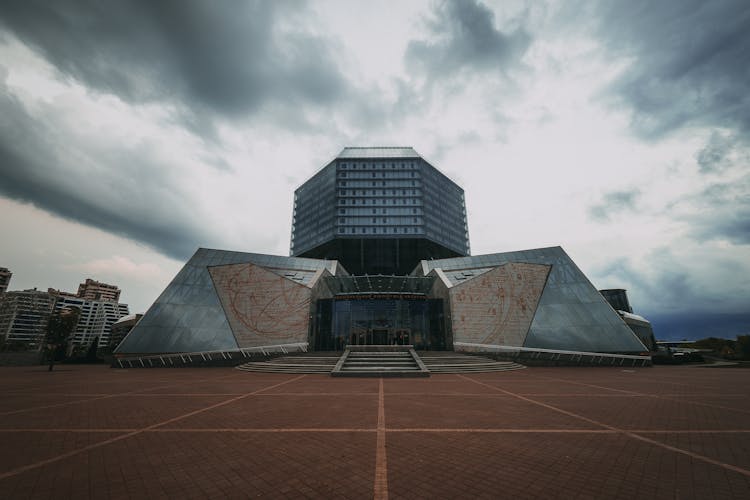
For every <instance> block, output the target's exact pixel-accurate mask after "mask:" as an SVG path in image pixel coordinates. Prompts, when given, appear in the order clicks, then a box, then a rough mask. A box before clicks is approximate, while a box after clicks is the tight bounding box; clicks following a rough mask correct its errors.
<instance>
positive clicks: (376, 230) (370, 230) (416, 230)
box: [338, 226, 424, 234]
mask: <svg viewBox="0 0 750 500" xmlns="http://www.w3.org/2000/svg"><path fill="white" fill-rule="evenodd" d="M338 232H339V234H423V233H424V230H423V229H422V228H421V227H418V226H412V227H340V228H339V231H338Z"/></svg>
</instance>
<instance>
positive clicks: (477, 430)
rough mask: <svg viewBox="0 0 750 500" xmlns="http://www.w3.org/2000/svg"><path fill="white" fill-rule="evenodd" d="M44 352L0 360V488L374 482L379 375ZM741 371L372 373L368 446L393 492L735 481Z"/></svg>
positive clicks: (738, 490)
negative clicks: (16, 362)
mask: <svg viewBox="0 0 750 500" xmlns="http://www.w3.org/2000/svg"><path fill="white" fill-rule="evenodd" d="M59 369H60V371H57V368H56V371H55V372H53V373H52V374H50V373H48V372H45V371H43V370H44V367H31V368H29V367H26V368H0V408H4V409H6V411H11V412H13V411H15V410H20V409H24V408H25V409H26V411H23V412H19V413H14V414H11V415H4V416H3V415H0V439H2V444H3V446H2V447H0V497H2V498H76V499H77V498H154V497H159V498H161V497H164V498H206V497H210V498H224V497H226V498H247V497H253V496H265V497H272V498H305V497H308V498H370V497H372V496H373V492H374V481H375V468H376V466H377V465H376V460H375V457H376V453H377V448H376V443H377V436H378V433H377V432H375V429H376V426H377V422H378V401H379V397H378V390H379V387H380V384H381V381H380V380H379V379H335V378H330V377H327V376H325V375H306V376H304V377H302V378H299V379H296V378H295V376H294V375H286V374H272V373H246V372H240V371H238V370H234V369H231V368H214V369H202V368H201V369H194V368H190V369H153V370H138V369H132V370H112V369H109V368H107V367H104V366H74V365H71V366H64V367H63V366H61V367H59ZM472 380H474V382H472ZM477 382H478V383H477ZM748 382H750V371H748V370H718V369H716V370H710V369H696V368H689V367H656V368H653V369H619V368H575V367H573V368H571V367H564V368H563V367H560V368H555V367H542V368H537V367H533V368H528V369H526V370H519V371H515V372H498V373H486V374H471V375H467V377H466V378H464V377H460V376H457V375H453V374H439V375H433V376H432V377H430V378H428V379H384V380H383V382H382V384H383V388H384V407H383V410H384V417H385V425H386V426H387V431H386V432H385V448H383V449H381V450H384V451H385V455H384V456H385V458H386V461H385V462H380V463H381V464H386V463H387V470H386V472H387V478H388V484H387V487H388V492H389V495H390V496H391V497H392V498H522V499H523V498H565V499H567V498H593V499H598V498H720V499H723V498H745V497H746V496H747V491H748V489H749V488H748V486H750V485H748V477H750V433H739V432H731V433H727V432H724V433H720V432H715V431H717V430H732V429H734V430H737V429H748V428H749V426H750V418H748V417H749V416H750V415H748V409H749V407H750V398H748V397H747V395H748V388H750V384H749V383H748ZM593 386H597V387H593ZM493 387H496V388H501V389H503V390H505V391H509V392H511V393H513V394H517V395H520V396H521V398H526V399H529V400H532V401H537V402H538V403H539V404H536V403H534V402H532V401H528V400H523V399H519V398H518V397H515V396H513V395H508V394H503V393H501V392H500V391H497V390H495V389H493ZM623 391H628V392H623ZM251 393H256V394H252V395H251ZM635 393H638V394H641V395H638V394H635ZM98 395H110V396H109V397H106V398H100V396H98ZM240 395H242V397H241V398H240V399H237V400H234V399H235V398H239V397H240ZM77 399H81V401H78V400H77ZM68 401H70V404H64V403H66V402H68ZM223 402H227V404H223V405H220V406H216V407H214V406H215V405H216V404H217V403H223ZM696 403H700V404H696ZM45 404H46V405H47V406H49V405H52V404H60V406H56V407H52V408H38V409H32V408H35V407H36V406H44V405H45ZM544 405H553V406H555V407H559V408H561V409H564V410H565V411H568V412H571V413H574V414H578V415H582V416H584V417H586V418H589V419H593V420H596V421H600V422H602V423H604V424H606V425H609V426H614V427H615V428H616V429H625V430H635V431H640V432H641V433H640V434H639V435H640V436H642V438H643V439H646V440H648V441H643V440H641V439H638V438H637V437H635V436H633V435H631V434H627V433H625V432H619V431H617V430H602V428H601V427H599V426H597V425H596V424H592V423H589V422H586V421H584V420H581V419H579V418H575V417H572V416H569V415H565V414H562V413H560V412H558V411H555V410H554V409H551V408H549V407H545V406H544ZM201 410H204V411H201ZM193 412H198V413H196V414H194V415H191V414H192V413H193ZM175 418H177V419H178V420H176V421H174V422H172V423H169V421H170V420H171V419H175ZM164 423H167V425H163V426H161V427H158V428H157V429H155V430H153V431H145V430H143V428H144V427H147V426H149V425H157V424H164ZM21 428H26V429H29V428H39V429H41V430H40V431H38V432H30V431H25V432H20V431H18V430H17V429H21ZM2 429H6V430H5V431H3V430H2ZM8 429H10V431H8ZM52 429H56V430H55V431H52ZM66 429H67V430H66ZM72 429H78V430H77V431H75V432H74V431H73V430H72ZM97 429H99V430H100V432H96V430H97ZM112 429H121V430H122V432H119V433H118V432H117V431H113V430H112ZM126 429H135V430H134V431H132V432H127V433H126V432H125V430H126ZM242 429H244V430H242ZM248 429H255V430H248ZM300 429H307V431H304V432H301V431H300ZM346 429H359V432H354V431H347V430H346ZM436 429H438V430H440V431H439V432H436ZM451 429H457V430H460V432H457V431H453V430H451ZM648 429H651V430H652V431H660V432H647V431H648ZM661 431H669V432H661ZM707 431H714V432H707ZM675 450H681V451H675ZM702 457H705V458H702ZM711 461H714V462H713V463H711ZM14 471H15V472H14ZM18 471H20V472H18Z"/></svg>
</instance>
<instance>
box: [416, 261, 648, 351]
mask: <svg viewBox="0 0 750 500" xmlns="http://www.w3.org/2000/svg"><path fill="white" fill-rule="evenodd" d="M508 262H525V263H529V264H546V265H551V266H552V268H551V270H550V273H549V276H548V278H547V283H546V284H545V287H544V290H543V292H542V296H541V298H540V300H539V305H538V306H537V310H536V313H535V315H534V319H533V321H532V323H531V327H530V329H529V332H528V334H527V335H526V339H525V342H524V344H523V347H528V348H541V349H557V350H569V351H585V352H621V353H640V352H644V351H646V350H647V349H646V347H645V346H644V345H643V344H642V343H641V341H640V340H639V339H638V337H636V336H635V335H634V334H633V332H632V331H631V330H630V328H628V326H627V325H626V324H625V322H624V321H623V320H622V318H620V316H619V315H618V314H617V313H616V312H615V311H614V310H613V309H612V307H610V305H609V304H608V303H607V301H606V300H605V299H604V297H603V296H602V295H601V294H600V293H599V292H598V291H597V289H596V288H594V286H593V285H592V284H591V282H590V281H589V280H588V278H586V276H585V275H584V274H583V272H581V270H580V269H578V266H576V265H575V263H574V262H573V260H572V259H571V258H570V257H569V256H568V254H566V253H565V251H564V250H563V249H562V248H560V247H550V248H539V249H535V250H524V251H518V252H507V253H496V254H489V255H479V256H475V257H460V258H454V259H443V260H433V261H424V262H423V264H424V266H425V268H426V272H427V273H428V272H429V271H431V270H432V269H435V268H440V269H442V271H443V273H444V274H445V275H446V277H447V278H448V280H449V281H450V282H451V284H456V283H460V282H461V281H462V280H466V279H473V278H475V277H476V276H480V275H481V274H483V273H484V272H486V271H488V270H489V269H490V268H492V267H495V266H499V265H502V264H505V263H508ZM421 270H422V269H421V268H420V271H421ZM454 340H455V341H460V339H454Z"/></svg>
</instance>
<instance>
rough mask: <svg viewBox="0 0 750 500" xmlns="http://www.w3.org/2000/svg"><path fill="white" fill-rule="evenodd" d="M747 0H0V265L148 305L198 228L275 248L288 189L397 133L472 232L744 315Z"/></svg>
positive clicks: (41, 284)
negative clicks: (453, 186)
mask: <svg viewBox="0 0 750 500" xmlns="http://www.w3.org/2000/svg"><path fill="white" fill-rule="evenodd" d="M748 54H750V3H748V2H747V0H738V1H710V2H706V1H704V0H696V1H692V0H672V1H668V0H664V1H658V2H653V1H646V0H644V1H637V0H627V1H625V0H623V1H606V2H602V3H596V2H592V1H581V2H576V1H569V0H568V1H560V2H557V1H546V2H545V1H533V2H532V1H528V2H523V1H485V2H476V1H473V0H467V1H446V2H429V1H424V2H422V1H405V2H398V4H397V3H395V2H382V3H379V2H373V1H366V2H365V1H363V2H353V1H350V0H347V1H343V0H342V1H318V2H310V3H308V2H302V1H288V2H287V1H265V2H243V1H238V2H229V1H220V2H206V1H198V0H195V1H185V0H174V1H153V0H143V1H135V0H133V1H125V0H118V1H111V2H107V1H98V0H97V1H94V0H91V1H83V0H81V1H64V0H56V1H54V2H50V1H43V0H42V1H35V0H19V1H13V0H5V1H3V2H2V3H0V267H8V268H10V269H11V271H13V273H14V276H13V279H12V281H11V289H23V288H30V287H38V288H41V289H46V288H47V287H54V288H62V289H65V290H72V291H75V290H76V287H77V285H78V283H79V282H81V281H82V280H83V279H84V278H86V277H91V278H94V279H98V280H101V281H106V282H109V283H114V284H117V285H119V286H120V287H121V288H122V289H123V293H122V299H123V301H125V302H127V303H129V304H130V306H131V311H132V312H143V311H145V309H147V308H148V306H149V305H150V304H151V303H152V302H153V301H154V300H155V299H156V297H157V296H158V294H159V293H160V292H161V290H162V289H163V288H164V287H165V286H166V285H167V284H168V282H169V281H170V280H171V278H172V277H173V276H174V275H175V274H176V272H177V271H178V270H179V269H180V267H181V266H182V265H183V263H184V261H185V260H186V259H187V258H189V257H190V255H192V253H193V252H194V251H195V250H196V248H198V247H209V248H221V249H228V250H237V251H250V252H259V253H271V254H278V255H288V251H289V236H290V221H291V211H292V198H293V191H294V189H295V188H296V187H297V186H298V185H299V184H301V183H302V182H304V181H305V180H306V179H307V178H308V177H309V176H311V175H312V174H313V173H314V172H315V171H316V170H317V169H319V168H320V167H321V166H323V165H324V164H325V163H327V162H328V161H330V160H331V159H332V158H333V157H334V156H336V154H338V152H339V151H340V150H341V149H342V148H343V147H345V146H369V145H401V146H413V147H414V148H415V149H416V150H417V151H418V152H419V153H420V154H421V155H422V156H424V157H425V158H426V159H427V160H428V161H429V162H431V163H432V164H433V165H435V166H436V167H438V168H439V169H441V170H442V171H443V172H444V173H446V174H447V175H448V176H449V177H451V178H452V179H453V180H455V181H456V182H458V183H459V184H460V185H461V186H462V187H463V188H464V190H465V193H466V202H467V209H468V216H469V234H470V238H471V247H472V254H474V255H479V254H483V253H492V252H501V251H511V250H521V249H528V248H537V247H544V246H552V245H560V246H562V247H563V248H564V249H565V250H566V251H567V252H568V253H569V254H570V255H571V257H572V258H573V259H574V260H575V261H576V263H577V264H578V265H579V266H580V267H581V268H582V269H583V271H584V272H585V273H586V274H587V275H588V276H589V278H590V279H591V280H592V281H593V283H594V285H595V286H597V287H598V288H626V289H628V293H629V295H630V300H631V303H632V304H633V307H634V309H635V311H636V312H637V313H640V314H642V315H644V316H647V317H649V318H650V319H652V320H653V321H654V324H655V327H656V334H657V337H662V338H666V337H673V338H679V337H682V336H690V335H693V336H695V335H698V336H700V334H701V333H706V334H713V335H727V336H733V335H735V334H738V333H750V168H749V164H750V93H749V92H748V90H749V89H750V64H748Z"/></svg>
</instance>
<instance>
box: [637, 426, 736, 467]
mask: <svg viewBox="0 0 750 500" xmlns="http://www.w3.org/2000/svg"><path fill="white" fill-rule="evenodd" d="M639 435H642V436H644V437H646V438H649V439H653V440H656V441H658V442H660V443H664V444H666V445H669V446H674V447H675V448H679V449H681V450H687V451H690V452H692V453H696V454H698V455H702V456H705V457H708V458H711V459H713V460H718V461H719V462H722V463H726V464H729V465H734V466H737V467H741V468H743V469H748V470H750V433H733V432H728V433H668V432H667V433H642V434H641V433H639Z"/></svg>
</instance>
